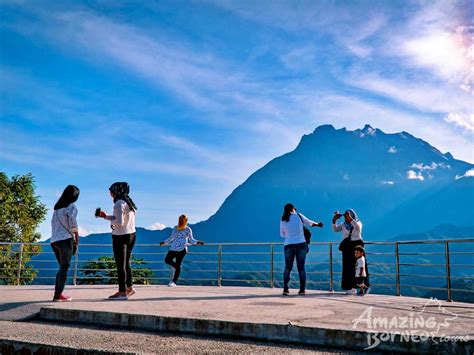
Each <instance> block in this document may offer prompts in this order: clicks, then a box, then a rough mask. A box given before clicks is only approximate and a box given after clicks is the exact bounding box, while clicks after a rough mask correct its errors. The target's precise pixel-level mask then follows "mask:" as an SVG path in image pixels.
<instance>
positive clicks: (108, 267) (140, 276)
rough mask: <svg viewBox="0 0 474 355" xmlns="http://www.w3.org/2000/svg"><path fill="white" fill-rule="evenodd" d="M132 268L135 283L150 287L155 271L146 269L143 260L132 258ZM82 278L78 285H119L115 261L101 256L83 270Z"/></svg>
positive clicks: (85, 265) (86, 264)
mask: <svg viewBox="0 0 474 355" xmlns="http://www.w3.org/2000/svg"><path fill="white" fill-rule="evenodd" d="M130 264H131V267H132V271H133V283H135V284H141V285H149V284H150V283H151V279H152V278H153V271H151V270H150V269H149V268H147V267H144V265H146V264H147V262H146V261H144V260H143V259H137V258H135V257H133V256H132V259H131V263H130ZM81 270H82V271H81V274H82V276H80V277H78V279H77V283H78V284H87V285H94V284H109V285H110V284H115V283H117V269H116V266H115V260H114V258H113V257H110V256H101V257H100V258H98V259H97V260H91V261H89V262H87V263H85V264H84V266H83V267H82V268H81Z"/></svg>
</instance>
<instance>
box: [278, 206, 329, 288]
mask: <svg viewBox="0 0 474 355" xmlns="http://www.w3.org/2000/svg"><path fill="white" fill-rule="evenodd" d="M303 224H304V225H306V226H308V227H321V228H322V227H323V223H322V222H313V221H311V220H310V219H308V218H306V217H305V216H303V215H302V214H301V213H296V208H295V206H293V205H292V204H291V203H287V204H286V205H285V207H284V208H283V216H282V217H281V221H280V236H281V237H282V238H284V239H285V243H284V244H285V247H284V252H285V253H284V254H285V271H284V273H283V295H284V296H288V294H289V293H290V291H289V288H288V284H289V282H290V274H291V270H292V269H293V264H294V261H295V258H296V267H297V268H298V274H299V278H300V290H299V292H298V294H299V295H304V294H305V289H306V271H305V267H304V264H305V261H306V254H307V252H308V245H307V244H306V239H305V237H304V231H303Z"/></svg>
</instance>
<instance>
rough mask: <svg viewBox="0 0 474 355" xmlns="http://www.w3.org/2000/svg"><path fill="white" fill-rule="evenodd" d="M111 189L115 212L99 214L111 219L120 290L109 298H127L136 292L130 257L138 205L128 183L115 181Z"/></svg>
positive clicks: (134, 235)
mask: <svg viewBox="0 0 474 355" xmlns="http://www.w3.org/2000/svg"><path fill="white" fill-rule="evenodd" d="M109 191H110V196H111V197H112V198H113V199H114V214H113V215H112V216H107V214H106V213H105V212H103V211H101V212H100V214H99V216H98V217H101V218H104V219H106V220H108V221H110V227H111V228H112V242H113V243H112V245H113V250H114V258H115V264H116V265H117V279H118V284H119V290H118V292H116V293H114V294H113V295H112V296H110V297H109V299H112V300H126V299H128V297H130V296H132V295H133V294H135V290H134V288H133V287H132V268H131V267H130V258H131V255H132V250H133V246H134V245H135V239H136V234H135V232H136V230H135V211H136V210H137V206H136V205H135V203H134V202H133V200H132V198H131V197H130V196H129V195H128V194H129V192H130V187H129V185H128V183H126V182H116V183H113V184H112V185H111V186H110V188H109Z"/></svg>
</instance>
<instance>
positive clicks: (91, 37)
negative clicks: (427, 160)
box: [0, 0, 474, 239]
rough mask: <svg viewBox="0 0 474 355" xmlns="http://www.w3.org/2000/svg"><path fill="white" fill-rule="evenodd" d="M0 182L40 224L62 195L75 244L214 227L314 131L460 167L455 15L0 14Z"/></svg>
mask: <svg viewBox="0 0 474 355" xmlns="http://www.w3.org/2000/svg"><path fill="white" fill-rule="evenodd" d="M0 11H1V13H2V16H1V18H0V171H3V172H6V173H7V174H8V175H9V176H12V175H17V174H25V173H32V174H33V175H34V176H35V179H36V186H37V193H38V195H40V196H41V200H42V201H43V202H44V203H45V204H46V205H47V206H48V208H49V212H48V215H47V217H46V220H45V222H44V223H42V224H41V226H40V232H41V234H42V238H43V239H45V238H48V237H49V236H50V219H51V210H52V207H53V205H54V203H55V202H56V200H57V199H58V197H59V195H60V194H61V192H62V190H63V189H64V187H65V186H66V185H68V184H74V185H77V186H78V187H79V188H80V190H81V195H80V197H79V200H78V202H77V206H78V209H79V216H78V221H79V224H80V226H81V229H80V234H81V235H87V234H89V233H94V232H106V231H109V230H110V229H109V227H108V225H107V224H106V223H104V222H105V221H103V220H97V219H95V218H94V217H93V213H94V210H95V208H96V207H101V208H102V209H103V210H104V211H106V212H110V211H111V209H112V201H111V199H110V196H109V194H108V187H109V186H110V185H111V184H112V183H113V182H115V181H127V182H129V184H130V186H131V193H130V195H131V196H132V198H133V199H134V200H135V202H136V204H137V206H138V213H137V225H138V226H142V227H146V228H150V229H161V228H163V227H164V226H173V225H175V224H176V221H177V217H178V216H179V215H180V214H182V213H186V214H187V215H188V216H189V220H190V222H191V223H195V222H198V221H201V220H205V219H207V218H208V217H209V216H210V215H212V214H213V213H215V212H216V210H217V209H218V208H219V206H220V205H221V204H222V202H223V201H224V199H225V198H226V197H227V196H228V195H229V194H230V193H231V192H232V190H233V189H234V188H236V187H237V186H238V185H240V184H241V183H243V182H244V181H245V179H246V178H247V177H248V176H249V175H250V174H252V173H253V172H254V171H255V170H257V169H258V168H260V167H261V166H263V165H264V164H265V163H267V162H268V161H269V160H271V159H273V158H275V157H277V156H279V155H281V154H284V153H286V152H288V151H291V150H292V149H294V148H295V147H296V145H297V144H298V142H299V140H300V138H301V136H302V135H303V134H308V133H311V132H312V131H313V130H314V129H315V128H316V127H317V126H319V125H321V124H332V125H334V126H335V127H336V128H342V127H347V128H348V129H356V128H361V127H363V126H364V125H365V124H366V123H369V124H371V125H372V126H373V127H377V128H380V129H382V130H383V131H385V132H399V131H408V132H410V133H411V134H413V135H415V136H417V137H420V138H422V139H424V140H426V141H428V142H429V143H430V144H432V145H433V146H435V147H437V148H438V149H439V150H441V151H442V152H448V151H449V152H451V153H452V154H453V155H454V157H455V158H457V159H462V160H465V161H468V162H471V163H474V152H473V151H474V146H473V133H474V114H473V95H474V89H473V85H474V71H473V70H474V69H473V60H474V44H473V38H474V22H473V18H474V13H473V12H474V9H473V7H472V6H469V1H392V0H390V1H389V0H386V1H376V2H373V1H296V0H288V1H283V0H281V1H277V0H274V1H265V0H259V1H247V0H239V1H237V0H234V1H227V0H220V1H217V0H202V1H201V0H196V1H194V0H190V1H181V0H179V1H156V2H154V1H102V0H87V1H82V2H81V1H61V2H58V1H47V0H38V1H21V0H16V1H13V0H12V1H4V0H0Z"/></svg>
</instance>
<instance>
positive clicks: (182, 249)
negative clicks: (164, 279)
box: [160, 214, 204, 287]
mask: <svg viewBox="0 0 474 355" xmlns="http://www.w3.org/2000/svg"><path fill="white" fill-rule="evenodd" d="M165 244H170V245H171V247H170V249H169V250H168V253H167V254H166V258H165V263H166V264H168V265H169V266H171V267H172V268H173V269H174V273H173V278H172V280H171V281H170V282H169V284H168V287H174V286H176V283H177V282H178V279H179V274H180V273H181V264H182V263H183V259H184V257H185V256H186V254H187V252H188V246H189V245H204V242H203V241H200V240H196V239H194V237H193V231H192V229H191V227H189V226H188V217H187V216H186V215H185V214H182V215H181V216H179V218H178V225H177V226H175V227H174V228H173V230H172V231H171V235H170V236H169V238H168V239H166V240H164V241H162V242H160V245H165Z"/></svg>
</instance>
